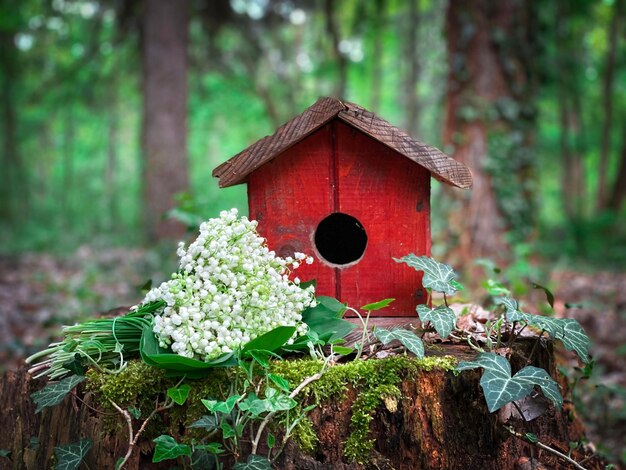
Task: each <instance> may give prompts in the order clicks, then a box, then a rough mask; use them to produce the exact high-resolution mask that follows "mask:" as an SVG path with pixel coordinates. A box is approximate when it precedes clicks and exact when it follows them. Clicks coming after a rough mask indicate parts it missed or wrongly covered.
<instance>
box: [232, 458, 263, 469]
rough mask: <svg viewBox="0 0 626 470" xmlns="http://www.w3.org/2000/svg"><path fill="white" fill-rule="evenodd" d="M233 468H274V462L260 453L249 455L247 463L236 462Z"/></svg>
mask: <svg viewBox="0 0 626 470" xmlns="http://www.w3.org/2000/svg"><path fill="white" fill-rule="evenodd" d="M233 470H272V464H271V463H270V461H269V460H268V459H267V458H265V457H261V456H260V455H249V456H248V460H247V461H246V462H245V463H243V462H238V463H236V464H235V466H234V467H233Z"/></svg>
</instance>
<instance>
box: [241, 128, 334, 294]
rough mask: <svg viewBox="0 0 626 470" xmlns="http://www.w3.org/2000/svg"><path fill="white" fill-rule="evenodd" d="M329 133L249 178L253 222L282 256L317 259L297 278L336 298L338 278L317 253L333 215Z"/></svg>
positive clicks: (327, 130) (295, 148) (317, 135)
mask: <svg viewBox="0 0 626 470" xmlns="http://www.w3.org/2000/svg"><path fill="white" fill-rule="evenodd" d="M331 139H332V136H331V129H330V126H329V125H326V126H325V127H323V128H321V129H320V130H318V131H317V132H315V133H314V134H313V135H311V136H310V137H309V138H307V139H305V140H303V141H301V142H299V143H297V144H296V145H294V146H293V147H291V148H290V149H289V150H287V151H286V152H284V153H283V154H282V155H280V156H279V157H278V158H275V159H274V160H271V161H270V162H268V163H266V164H265V165H263V166H262V167H260V168H259V169H258V170H256V171H255V172H254V173H252V174H251V175H250V181H249V184H248V206H249V213H250V218H251V219H255V220H257V221H258V222H259V227H258V230H259V233H260V234H261V235H262V236H263V237H265V238H266V239H267V241H268V245H269V247H270V249H272V250H274V251H276V253H277V254H278V255H280V256H291V255H293V252H294V251H299V252H303V253H306V254H308V255H313V256H314V258H315V262H314V263H313V264H312V265H306V264H303V265H302V266H301V267H300V268H298V270H297V271H296V272H295V273H294V276H297V277H298V278H300V279H301V280H302V281H307V280H310V279H316V280H317V292H318V294H319V295H329V296H332V297H335V296H336V295H337V291H336V282H335V273H334V270H333V269H332V268H329V267H328V265H326V264H325V263H323V262H322V261H321V259H320V258H319V256H318V255H317V254H316V253H315V250H314V249H313V235H314V233H315V229H316V227H317V225H318V224H319V222H320V221H321V220H322V219H323V218H324V217H326V216H328V214H330V213H331V212H332V210H333V195H332V192H331V184H330V181H331V176H332V168H331V152H332V146H331Z"/></svg>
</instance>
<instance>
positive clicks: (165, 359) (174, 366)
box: [139, 325, 237, 378]
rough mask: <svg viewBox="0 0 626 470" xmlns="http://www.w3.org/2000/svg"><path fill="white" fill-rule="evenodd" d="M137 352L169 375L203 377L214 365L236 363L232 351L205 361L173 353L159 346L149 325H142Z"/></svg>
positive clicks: (146, 361)
mask: <svg viewBox="0 0 626 470" xmlns="http://www.w3.org/2000/svg"><path fill="white" fill-rule="evenodd" d="M139 352H140V353H141V359H142V360H143V361H144V362H145V363H146V364H148V365H150V366H153V367H158V368H159V369H165V370H167V371H168V373H169V374H170V375H185V376H186V377H189V378H199V377H204V376H206V375H207V373H208V372H209V371H210V370H211V369H213V368H215V367H231V366H234V365H236V364H237V361H236V359H235V357H234V355H233V354H232V353H228V354H224V355H222V356H220V357H218V358H216V359H213V360H211V361H207V362H204V361H199V360H197V359H192V358H190V357H183V356H180V355H178V354H174V353H172V352H171V351H169V350H167V349H163V348H161V347H160V346H159V343H158V341H157V339H156V337H155V336H154V333H153V332H152V328H151V327H150V326H149V325H145V326H144V327H143V330H142V334H141V343H140V346H139Z"/></svg>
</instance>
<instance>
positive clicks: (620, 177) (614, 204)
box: [608, 125, 626, 212]
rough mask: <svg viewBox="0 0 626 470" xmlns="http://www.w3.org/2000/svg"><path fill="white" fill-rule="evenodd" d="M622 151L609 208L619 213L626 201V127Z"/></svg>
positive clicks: (625, 127) (624, 128)
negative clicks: (625, 200)
mask: <svg viewBox="0 0 626 470" xmlns="http://www.w3.org/2000/svg"><path fill="white" fill-rule="evenodd" d="M622 139H623V140H622V151H621V152H620V161H619V169H618V170H617V177H616V178H615V182H614V183H613V191H612V192H611V197H610V199H609V204H608V208H609V209H611V210H613V211H615V212H617V211H619V209H620V207H621V206H622V203H623V202H624V199H626V125H625V126H624V127H623V130H622Z"/></svg>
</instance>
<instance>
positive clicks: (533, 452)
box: [0, 341, 602, 470]
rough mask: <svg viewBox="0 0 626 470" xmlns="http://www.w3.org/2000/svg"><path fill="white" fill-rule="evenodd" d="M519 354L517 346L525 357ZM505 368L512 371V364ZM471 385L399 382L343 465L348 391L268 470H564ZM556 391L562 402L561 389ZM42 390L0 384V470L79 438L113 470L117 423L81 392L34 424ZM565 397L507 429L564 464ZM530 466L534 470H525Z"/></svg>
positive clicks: (461, 354) (21, 377)
mask: <svg viewBox="0 0 626 470" xmlns="http://www.w3.org/2000/svg"><path fill="white" fill-rule="evenodd" d="M522 343H524V341H522ZM528 346H529V345H528V344H522V347H524V348H527V347H528ZM436 349H437V351H436V354H448V355H453V356H455V357H456V358H458V359H460V360H464V359H468V358H470V357H472V356H473V354H472V353H471V351H469V350H468V348H466V347H464V346H460V345H452V344H440V345H437V348H436ZM539 349H541V353H540V354H539V355H538V357H537V359H536V361H535V365H536V366H538V367H544V368H546V369H547V370H548V371H550V372H551V374H552V376H553V377H556V373H555V367H554V362H553V354H552V349H551V347H548V348H539ZM370 360H377V359H370ZM513 367H514V368H516V364H513ZM480 375H481V372H480V371H478V370H473V371H467V372H463V373H461V374H456V375H455V373H453V372H452V371H449V370H443V369H439V368H435V369H433V370H430V371H427V370H420V371H418V372H417V375H415V376H414V377H413V378H412V379H410V380H409V379H404V380H402V381H401V383H399V384H398V385H397V386H398V389H399V390H400V392H401V393H400V396H399V397H397V398H387V399H383V400H381V402H380V405H379V406H377V407H376V409H375V410H374V411H373V419H372V420H371V422H370V425H369V435H368V436H365V437H366V438H367V439H372V440H373V449H372V451H371V453H369V454H368V455H364V456H362V458H356V459H353V460H352V461H349V460H348V459H347V458H346V455H345V452H344V451H345V449H344V445H345V442H346V441H347V440H348V438H349V436H350V433H351V432H352V431H353V430H352V429H351V425H350V423H351V418H352V413H353V405H354V403H355V400H357V398H358V396H359V393H358V392H357V390H356V389H355V388H354V387H353V386H351V385H347V386H346V391H345V394H344V396H336V397H330V398H329V399H328V400H325V401H324V402H323V403H319V404H318V407H317V408H316V409H314V410H313V411H312V412H311V413H310V415H309V417H310V420H311V422H312V425H313V430H314V432H315V434H316V435H317V438H318V443H317V448H316V450H314V451H313V452H311V453H307V452H304V451H303V450H301V449H300V448H299V447H298V445H297V444H296V443H295V442H289V443H288V445H287V446H286V447H285V451H284V452H283V454H282V455H281V456H280V458H279V459H278V461H277V462H276V464H275V468H278V469H285V470H288V469H303V470H304V469H311V470H312V469H315V470H321V469H328V470H331V469H332V470H341V469H362V468H378V469H407V470H408V469H420V468H424V469H442V468H446V469H456V468H458V469H466V468H480V469H502V468H511V469H515V468H519V469H526V468H528V469H530V468H554V469H566V468H572V467H571V464H568V463H567V462H565V461H564V460H561V459H559V458H558V457H556V456H555V455H553V454H552V453H549V452H547V451H545V450H541V449H539V448H537V447H535V446H533V445H531V444H529V443H527V442H525V441H523V440H521V439H519V438H517V437H514V436H512V435H511V434H510V433H509V431H508V430H507V428H506V425H505V421H507V419H509V418H510V415H511V414H515V413H514V408H508V407H505V408H503V409H502V410H500V411H499V412H498V413H489V412H488V410H487V406H486V404H485V400H484V397H483V393H482V390H481V388H480V386H479V379H480ZM560 382H561V385H562V387H564V390H563V391H564V392H567V390H566V387H567V385H566V383H565V382H564V381H563V380H561V381H560ZM43 385H44V381H43V380H36V379H32V378H31V377H30V376H29V375H28V373H27V372H26V371H25V370H24V369H21V370H18V371H9V372H7V373H5V374H4V377H3V380H2V382H0V406H1V409H2V429H3V432H1V433H0V449H4V450H7V451H10V452H11V454H10V457H9V458H7V457H0V468H15V469H36V470H40V469H45V468H51V466H52V465H53V462H54V458H53V455H54V447H55V446H59V445H66V444H68V443H72V442H76V441H78V440H80V439H82V438H86V437H88V438H91V439H92V440H93V446H92V448H91V450H90V451H89V453H88V454H87V456H86V458H85V463H86V464H87V465H88V468H91V469H96V468H98V469H100V468H114V467H115V462H116V461H117V460H118V459H119V458H120V457H121V456H123V455H124V454H125V453H126V450H127V449H128V436H127V429H126V425H125V424H124V422H123V419H122V417H121V416H119V415H118V416H117V417H111V416H110V415H106V414H102V412H101V411H96V410H97V408H98V405H97V403H96V400H95V399H94V397H93V396H92V394H90V393H85V392H84V388H83V387H81V386H79V387H78V389H77V390H76V395H70V396H68V397H66V398H65V400H64V401H63V402H62V403H61V404H60V405H58V406H56V407H54V408H46V409H44V410H43V411H42V412H41V413H39V414H35V412H34V411H35V406H34V404H33V403H32V401H31V400H30V394H31V393H33V392H35V391H37V390H39V389H41V388H42V387H43ZM81 385H82V384H81ZM360 393H362V392H360ZM564 396H565V397H566V400H565V406H564V408H563V409H562V410H561V411H559V410H556V409H554V407H552V406H551V405H550V406H549V407H548V409H547V411H546V412H545V413H544V414H543V415H541V416H540V417H538V418H536V419H533V420H532V421H529V422H522V420H521V419H519V415H518V417H517V418H512V419H513V421H511V422H510V423H509V424H511V425H513V426H514V427H515V429H517V430H518V431H519V432H521V433H533V434H535V435H536V436H537V437H538V438H539V440H540V441H541V442H543V443H544V444H547V445H549V446H551V447H552V448H555V449H557V450H559V451H561V452H563V453H565V454H567V453H568V451H569V443H570V442H576V441H581V440H582V439H583V438H584V430H583V428H582V426H581V423H580V422H579V421H578V420H577V419H576V417H575V414H574V410H573V406H572V404H571V402H569V401H568V400H567V394H566V393H564ZM111 419H118V420H119V424H120V425H119V427H118V430H117V431H111V426H110V420H111ZM107 420H109V424H108V425H107V424H106V423H107ZM182 432H183V433H184V430H183V431H182ZM152 446H153V444H152V442H151V440H150V439H144V440H141V441H140V442H139V444H138V448H136V449H135V450H134V452H133V455H132V458H131V459H130V460H129V462H128V463H127V465H126V466H125V468H127V469H146V468H171V467H172V465H173V464H174V462H173V461H165V462H161V463H159V464H153V463H152V462H151V456H152ZM572 458H574V459H576V460H577V461H580V460H583V459H585V455H583V452H582V451H578V450H576V451H574V452H573V453H572ZM539 462H540V463H541V465H543V466H536V465H535V466H533V465H534V464H536V463H537V464H538V463H539ZM601 463H602V462H600V461H599V460H597V459H596V458H595V457H594V458H591V459H588V460H587V461H586V462H585V466H586V468H602V466H601ZM84 468H87V467H86V466H85V467H84Z"/></svg>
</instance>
